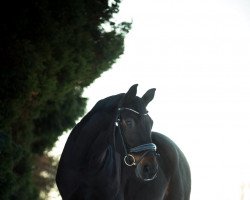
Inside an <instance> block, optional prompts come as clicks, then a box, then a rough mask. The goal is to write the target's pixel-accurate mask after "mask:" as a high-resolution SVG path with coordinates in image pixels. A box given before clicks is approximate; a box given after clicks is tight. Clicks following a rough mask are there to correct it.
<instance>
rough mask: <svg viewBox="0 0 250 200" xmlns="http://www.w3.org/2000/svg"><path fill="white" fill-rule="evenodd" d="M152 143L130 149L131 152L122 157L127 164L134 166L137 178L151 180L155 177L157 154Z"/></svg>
mask: <svg viewBox="0 0 250 200" xmlns="http://www.w3.org/2000/svg"><path fill="white" fill-rule="evenodd" d="M156 149H157V148H156V145H155V144H153V143H148V144H143V145H140V146H137V147H134V148H131V149H130V151H129V152H130V153H131V154H127V155H126V156H125V157H124V162H125V164H126V165H127V166H135V174H136V176H137V178H139V179H141V180H143V181H151V180H153V179H155V178H156V177H157V173H158V168H159V166H158V161H157V158H158V156H159V154H158V153H157V152H156Z"/></svg>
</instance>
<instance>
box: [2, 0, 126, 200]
mask: <svg viewBox="0 0 250 200" xmlns="http://www.w3.org/2000/svg"><path fill="white" fill-rule="evenodd" d="M119 3H120V1H119V0H117V1H114V2H113V3H112V4H111V5H109V4H108V1H99V0H65V1H58V0H53V1H49V0H47V1H46V0H43V1H42V0H33V1H31V0H25V1H17V0H16V1H15V0H9V1H6V2H4V3H1V7H0V23H1V29H0V33H1V38H0V42H1V46H0V61H1V65H0V79H1V83H0V84H1V85H0V98H1V99H0V130H2V131H4V134H3V133H1V135H0V145H1V146H0V148H1V149H0V173H1V174H0V199H3V200H4V199H20V200H21V199H32V200H33V199H37V198H38V195H37V191H36V187H35V186H34V181H33V179H34V176H35V177H36V178H35V179H36V180H37V177H38V176H39V174H35V172H34V170H33V169H36V167H37V159H34V157H36V156H35V155H40V156H42V155H43V153H44V151H45V150H48V149H50V148H51V147H52V146H53V144H54V142H55V141H56V140H57V138H58V136H59V135H61V134H62V132H63V131H64V130H66V129H69V128H72V127H73V126H74V124H75V120H76V119H77V118H78V117H80V116H82V115H83V113H84V110H85V105H86V99H85V98H83V97H82V91H83V88H84V87H86V86H88V85H90V84H91V83H92V82H93V81H94V80H95V79H96V78H97V77H99V76H100V74H101V73H102V72H104V71H105V70H107V69H109V68H110V67H111V65H112V64H113V63H114V62H115V61H116V59H117V58H119V56H120V55H121V54H122V53H123V50H124V47H123V42H124V37H125V35H126V33H127V32H128V31H129V29H130V24H129V23H126V22H123V23H121V24H115V23H114V22H112V21H111V19H112V15H113V14H114V13H117V12H118V7H119ZM103 24H108V25H109V26H110V27H111V28H110V30H109V31H105V29H104V28H103ZM35 171H36V170H35ZM35 182H39V181H35ZM37 188H38V187H37ZM38 189H41V188H38Z"/></svg>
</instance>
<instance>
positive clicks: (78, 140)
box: [56, 93, 124, 199]
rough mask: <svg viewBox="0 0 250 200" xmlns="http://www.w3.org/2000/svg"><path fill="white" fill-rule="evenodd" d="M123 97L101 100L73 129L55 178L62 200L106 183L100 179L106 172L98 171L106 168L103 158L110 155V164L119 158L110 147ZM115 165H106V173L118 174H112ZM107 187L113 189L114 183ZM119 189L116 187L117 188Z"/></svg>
mask: <svg viewBox="0 0 250 200" xmlns="http://www.w3.org/2000/svg"><path fill="white" fill-rule="evenodd" d="M123 96H124V94H123V93H122V94H118V95H114V96H110V97H107V98H105V99H102V100H100V101H98V102H97V103H96V104H95V106H94V107H93V108H92V109H91V110H90V111H89V112H88V113H87V114H86V115H85V116H84V117H83V119H82V120H81V121H80V122H79V123H78V124H77V125H76V126H75V127H74V128H73V129H72V131H71V133H70V135H69V137H68V140H67V142H66V144H65V147H64V150H63V153H62V155H61V159H60V162H59V165H58V170H57V175H56V182H57V185H58V189H59V191H60V193H61V195H62V197H63V199H72V198H73V197H74V198H75V199H77V198H76V196H75V195H76V194H79V195H80V194H83V192H84V188H85V189H86V188H93V187H92V186H91V184H93V185H96V184H100V185H104V184H105V183H101V182H100V181H101V180H102V179H100V177H101V176H102V173H104V172H100V173H101V174H100V173H99V171H98V170H99V169H101V168H102V165H107V164H106V162H104V163H103V162H102V161H103V160H102V155H103V156H105V155H106V156H107V155H108V156H109V160H110V163H112V161H114V160H115V158H114V156H117V155H115V154H114V151H113V149H112V148H111V147H110V145H109V141H108V139H109V138H111V137H112V135H113V126H114V123H113V120H115V115H116V111H117V108H118V106H119V102H120V100H121V99H122V97H123ZM100 155H101V156H100ZM100 157H101V158H100ZM106 160H107V159H106ZM115 165H116V163H113V166H106V169H105V170H106V172H108V173H119V172H113V171H114V166H115ZM96 173H97V174H99V175H98V176H99V179H98V180H95V179H93V177H98V176H95V175H93V174H96ZM90 174H91V175H92V176H90ZM110 177H112V176H110ZM116 177H117V176H116ZM107 181H109V180H107ZM109 182H114V181H113V180H112V181H109ZM105 185H109V186H112V184H105ZM116 189H117V187H115V188H114V190H116ZM109 191H110V190H109ZM85 192H86V191H85ZM92 192H93V191H92ZM92 192H91V193H92ZM87 193H89V192H87ZM99 193H101V192H100V191H99ZM107 199H108V198H107Z"/></svg>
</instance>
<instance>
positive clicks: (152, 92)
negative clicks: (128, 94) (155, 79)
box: [142, 88, 156, 106]
mask: <svg viewBox="0 0 250 200" xmlns="http://www.w3.org/2000/svg"><path fill="white" fill-rule="evenodd" d="M155 90H156V89H155V88H152V89H150V90H148V91H147V92H146V93H145V94H144V95H143V96H142V100H143V101H144V103H145V106H147V105H148V103H149V102H150V101H152V100H153V98H154V96H155Z"/></svg>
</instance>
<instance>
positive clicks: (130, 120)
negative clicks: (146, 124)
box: [125, 119, 134, 128]
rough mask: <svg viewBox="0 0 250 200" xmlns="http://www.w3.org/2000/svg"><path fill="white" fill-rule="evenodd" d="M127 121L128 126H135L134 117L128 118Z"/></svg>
mask: <svg viewBox="0 0 250 200" xmlns="http://www.w3.org/2000/svg"><path fill="white" fill-rule="evenodd" d="M125 123H126V125H127V127H129V128H132V127H133V126H134V121H133V119H126V120H125Z"/></svg>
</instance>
